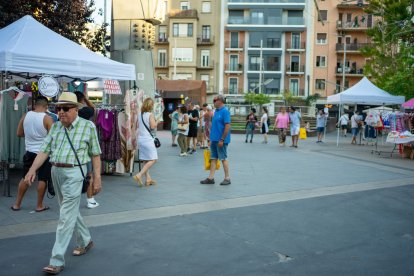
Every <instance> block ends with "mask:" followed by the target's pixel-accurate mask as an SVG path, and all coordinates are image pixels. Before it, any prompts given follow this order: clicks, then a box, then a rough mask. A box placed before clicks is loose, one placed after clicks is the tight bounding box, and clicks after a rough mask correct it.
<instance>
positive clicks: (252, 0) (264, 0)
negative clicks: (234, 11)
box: [227, 0, 305, 3]
mask: <svg viewBox="0 0 414 276" xmlns="http://www.w3.org/2000/svg"><path fill="white" fill-rule="evenodd" d="M227 2H228V3H305V0H228V1H227Z"/></svg>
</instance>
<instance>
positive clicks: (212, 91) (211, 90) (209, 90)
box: [206, 85, 216, 94]
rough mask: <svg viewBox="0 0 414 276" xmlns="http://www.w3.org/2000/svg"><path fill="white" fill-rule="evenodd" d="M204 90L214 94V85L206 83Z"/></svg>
mask: <svg viewBox="0 0 414 276" xmlns="http://www.w3.org/2000/svg"><path fill="white" fill-rule="evenodd" d="M206 92H207V94H215V93H216V88H215V86H214V85H208V86H207V87H206Z"/></svg>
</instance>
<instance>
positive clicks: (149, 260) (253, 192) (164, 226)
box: [0, 132, 414, 276]
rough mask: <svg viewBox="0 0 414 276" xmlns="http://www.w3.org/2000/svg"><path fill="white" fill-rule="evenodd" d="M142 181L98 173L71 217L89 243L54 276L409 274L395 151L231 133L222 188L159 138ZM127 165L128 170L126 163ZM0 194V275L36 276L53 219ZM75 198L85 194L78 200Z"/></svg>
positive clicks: (413, 217)
mask: <svg viewBox="0 0 414 276" xmlns="http://www.w3.org/2000/svg"><path fill="white" fill-rule="evenodd" d="M159 136H160V139H161V142H162V143H163V144H162V147H161V148H160V149H159V158H160V159H159V162H158V163H157V164H156V165H155V166H154V167H153V169H152V175H153V178H154V179H155V180H157V181H158V183H157V185H156V186H152V187H145V188H139V187H138V186H137V185H136V184H135V182H134V181H133V179H132V178H131V177H130V176H129V175H122V176H103V187H104V188H103V191H102V193H101V194H99V195H98V196H97V197H96V199H97V201H98V202H99V203H100V206H99V207H98V208H96V209H87V208H86V206H85V205H86V200H85V199H83V200H82V206H81V213H82V214H83V216H84V217H85V220H86V222H87V225H89V226H90V230H91V234H92V238H93V241H94V243H95V247H94V248H93V249H92V250H91V251H90V252H88V254H86V255H84V256H81V257H73V256H71V254H70V252H71V249H72V248H73V247H74V243H73V242H72V243H71V245H70V247H69V250H68V252H67V256H66V267H65V270H64V271H63V272H62V273H61V275H145V276H147V275H180V276H181V275H238V276H240V275H318V276H320V275H414V262H413V260H414V170H413V168H414V160H409V159H402V158H401V157H400V156H399V155H398V154H393V155H392V156H390V154H389V152H390V151H391V150H392V148H393V145H390V144H385V141H384V142H383V141H382V139H381V138H379V140H378V144H379V146H378V149H379V150H382V151H383V153H381V155H378V154H375V153H374V154H372V153H371V152H372V150H374V149H375V147H374V146H372V145H357V146H353V145H350V141H351V138H350V137H347V138H342V137H341V138H340V145H339V147H337V146H336V135H335V134H334V133H331V134H328V135H327V137H326V139H325V142H324V143H315V141H316V137H310V138H308V139H307V140H305V141H302V140H301V141H299V148H297V149H294V148H290V147H288V146H289V145H290V137H288V143H287V147H279V145H278V142H277V136H275V135H272V136H271V137H270V142H269V144H262V143H261V141H262V137H261V135H256V136H255V140H254V143H252V144H250V143H248V144H246V143H244V135H241V134H233V135H232V143H231V144H230V146H229V149H228V152H229V161H230V176H231V181H232V184H231V185H228V186H220V185H219V184H218V183H219V182H220V181H221V180H222V179H223V171H222V170H220V172H218V173H217V175H216V184H215V185H200V184H199V181H200V180H202V179H204V178H205V177H206V176H207V172H206V171H204V170H203V154H202V151H201V150H199V151H198V152H197V153H196V154H194V155H190V156H188V157H179V156H178V153H179V150H178V148H172V147H171V146H170V143H171V142H170V136H169V132H160V133H159ZM136 168H138V164H137V163H136ZM16 173H18V172H14V177H13V178H12V190H11V192H12V197H3V196H1V197H0V208H1V211H0V250H1V252H2V254H1V259H0V267H1V269H0V275H8V276H11V275H43V273H42V272H41V268H42V267H43V266H45V265H47V264H48V261H49V257H50V253H51V249H52V246H53V243H54V239H55V230H56V225H57V218H58V214H59V210H58V206H57V201H56V199H47V198H45V204H46V205H47V206H50V210H48V211H46V212H42V213H36V212H34V208H35V197H36V189H35V187H36V185H35V186H33V187H31V188H30V189H29V191H28V193H27V194H26V196H25V198H24V201H23V205H22V209H21V211H18V212H14V211H12V210H10V206H11V205H12V204H13V202H14V200H15V195H16V190H17V182H18V175H17V174H16ZM83 197H84V195H83Z"/></svg>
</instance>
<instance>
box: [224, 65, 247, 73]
mask: <svg viewBox="0 0 414 276" xmlns="http://www.w3.org/2000/svg"><path fill="white" fill-rule="evenodd" d="M224 73H225V74H242V73H243V64H241V63H239V64H226V65H224Z"/></svg>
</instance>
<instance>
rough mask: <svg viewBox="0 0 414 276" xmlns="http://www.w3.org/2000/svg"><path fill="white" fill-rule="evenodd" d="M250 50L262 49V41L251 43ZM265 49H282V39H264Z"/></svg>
mask: <svg viewBox="0 0 414 276" xmlns="http://www.w3.org/2000/svg"><path fill="white" fill-rule="evenodd" d="M249 48H260V41H253V42H250V45H249ZM263 48H281V42H280V38H268V39H264V40H263Z"/></svg>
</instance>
